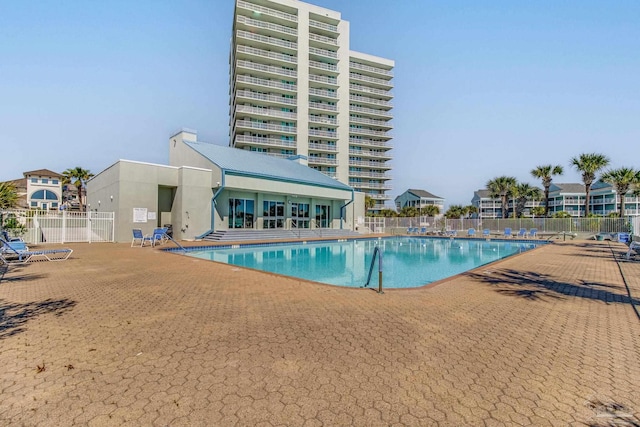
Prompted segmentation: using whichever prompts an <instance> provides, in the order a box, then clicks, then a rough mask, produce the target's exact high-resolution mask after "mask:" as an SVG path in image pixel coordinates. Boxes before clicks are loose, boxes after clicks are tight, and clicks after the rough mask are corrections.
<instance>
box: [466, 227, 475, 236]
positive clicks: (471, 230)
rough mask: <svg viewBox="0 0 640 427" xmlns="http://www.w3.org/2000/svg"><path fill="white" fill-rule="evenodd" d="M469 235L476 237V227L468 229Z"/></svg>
mask: <svg viewBox="0 0 640 427" xmlns="http://www.w3.org/2000/svg"><path fill="white" fill-rule="evenodd" d="M467 237H476V229H475V228H470V229H469V230H467Z"/></svg>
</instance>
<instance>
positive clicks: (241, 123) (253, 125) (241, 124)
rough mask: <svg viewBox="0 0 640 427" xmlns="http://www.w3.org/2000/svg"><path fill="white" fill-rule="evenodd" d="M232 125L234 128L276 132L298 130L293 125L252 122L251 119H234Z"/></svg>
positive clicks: (293, 131) (293, 132)
mask: <svg viewBox="0 0 640 427" xmlns="http://www.w3.org/2000/svg"><path fill="white" fill-rule="evenodd" d="M234 127H235V128H236V129H238V128H243V129H258V130H271V131H274V132H278V133H291V134H295V133H296V132H297V130H298V128H297V127H295V126H282V125H276V124H274V123H261V122H253V121H251V120H236V122H235V124H234Z"/></svg>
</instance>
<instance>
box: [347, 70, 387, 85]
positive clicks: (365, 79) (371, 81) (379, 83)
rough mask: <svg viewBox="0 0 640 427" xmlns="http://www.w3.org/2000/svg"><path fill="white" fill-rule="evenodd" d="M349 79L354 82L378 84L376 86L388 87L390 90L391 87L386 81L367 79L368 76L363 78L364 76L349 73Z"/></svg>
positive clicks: (373, 78)
mask: <svg viewBox="0 0 640 427" xmlns="http://www.w3.org/2000/svg"><path fill="white" fill-rule="evenodd" d="M349 78H352V79H356V80H363V81H365V82H369V83H373V84H378V85H381V86H388V87H390V88H392V87H393V83H391V82H390V81H388V80H383V79H376V78H375V77H369V76H365V75H362V74H358V73H349Z"/></svg>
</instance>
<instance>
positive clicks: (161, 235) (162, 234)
mask: <svg viewBox="0 0 640 427" xmlns="http://www.w3.org/2000/svg"><path fill="white" fill-rule="evenodd" d="M416 230H417V229H416ZM167 240H169V236H167V229H166V228H164V227H161V228H156V229H155V230H153V241H152V242H151V246H155V245H158V244H162V243H164V242H166V241H167Z"/></svg>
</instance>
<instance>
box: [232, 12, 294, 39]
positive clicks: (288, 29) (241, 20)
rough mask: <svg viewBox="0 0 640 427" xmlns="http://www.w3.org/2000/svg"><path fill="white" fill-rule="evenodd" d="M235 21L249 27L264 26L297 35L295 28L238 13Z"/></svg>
mask: <svg viewBox="0 0 640 427" xmlns="http://www.w3.org/2000/svg"><path fill="white" fill-rule="evenodd" d="M237 21H238V22H239V23H240V24H245V25H248V26H250V27H257V28H264V29H267V30H272V31H278V32H280V33H284V34H290V35H292V36H297V35H298V30H297V29H296V28H291V27H285V26H284V25H278V24H273V23H271V22H266V21H258V20H255V19H251V18H247V17H246V16H242V15H238V18H237Z"/></svg>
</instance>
